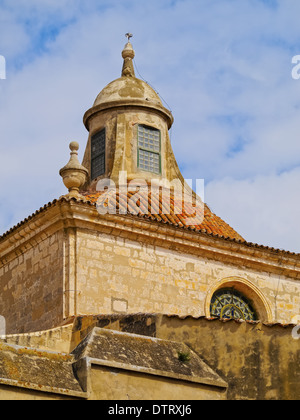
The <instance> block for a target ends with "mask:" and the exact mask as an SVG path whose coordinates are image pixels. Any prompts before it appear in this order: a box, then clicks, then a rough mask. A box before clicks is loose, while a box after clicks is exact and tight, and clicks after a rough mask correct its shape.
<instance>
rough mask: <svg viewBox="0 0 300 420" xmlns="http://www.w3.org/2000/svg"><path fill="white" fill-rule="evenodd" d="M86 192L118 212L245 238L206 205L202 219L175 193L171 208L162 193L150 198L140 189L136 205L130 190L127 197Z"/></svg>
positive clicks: (241, 239) (91, 200)
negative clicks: (192, 221)
mask: <svg viewBox="0 0 300 420" xmlns="http://www.w3.org/2000/svg"><path fill="white" fill-rule="evenodd" d="M113 194H115V195H113ZM83 195H84V196H85V198H86V199H87V200H88V201H90V202H91V203H93V204H97V203H101V204H102V205H104V206H105V207H108V206H109V205H115V207H116V213H117V214H118V212H119V213H120V214H124V213H125V214H126V213H129V214H136V215H143V216H144V217H146V218H149V219H151V220H154V221H163V222H165V223H169V224H171V225H173V226H178V227H188V228H191V229H194V230H199V231H202V232H205V233H209V234H213V235H218V236H222V237H224V238H230V239H236V240H240V241H243V242H244V241H245V240H244V239H243V238H242V236H241V235H239V234H238V233H237V232H236V231H235V230H234V229H233V228H232V227H231V226H229V225H228V224H227V223H226V222H224V220H222V219H221V218H220V217H218V216H216V215H215V214H214V213H212V211H211V210H210V209H209V207H208V206H207V205H206V204H205V205H204V218H203V213H202V214H196V213H194V208H193V207H192V206H191V204H189V203H185V205H184V206H183V203H182V200H178V199H176V197H174V196H171V197H170V206H169V207H170V208H168V205H166V204H165V203H164V202H163V200H162V197H161V194H160V195H159V199H158V195H153V196H152V197H151V193H149V194H148V193H145V192H140V193H139V195H138V200H137V206H136V207H135V206H134V205H133V204H134V203H133V201H132V200H131V199H132V198H133V197H134V193H131V192H127V195H126V197H125V196H124V195H123V194H121V193H119V192H118V191H117V192H116V193H115V192H114V193H108V192H105V193H102V192H97V193H83ZM98 200H100V201H98ZM114 200H115V201H114ZM151 206H152V207H151ZM137 207H138V208H139V209H140V211H139V212H138V213H137V212H136V210H137ZM181 208H182V209H184V210H183V211H182V212H181V213H178V209H181ZM151 209H152V211H151ZM176 209H177V211H176ZM153 210H154V211H155V213H154V211H153ZM153 213H154V214H153ZM193 214H194V215H195V218H194V223H193V224H190V221H189V218H190V217H191V215H193Z"/></svg>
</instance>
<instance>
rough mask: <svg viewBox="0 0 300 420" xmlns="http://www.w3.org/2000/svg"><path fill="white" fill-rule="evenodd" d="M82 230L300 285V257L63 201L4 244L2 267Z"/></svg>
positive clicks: (1, 244) (80, 202)
mask: <svg viewBox="0 0 300 420" xmlns="http://www.w3.org/2000/svg"><path fill="white" fill-rule="evenodd" d="M66 228H78V229H88V230H91V231H93V232H95V231H96V232H99V233H105V234H109V235H114V236H117V237H124V238H128V239H131V240H136V241H141V242H145V243H148V244H151V245H153V246H159V247H162V248H167V249H170V250H174V251H178V252H186V253H189V254H193V255H196V256H199V257H204V258H210V259H214V260H217V261H222V262H224V263H226V264H232V265H234V266H240V267H247V268H250V269H253V270H258V271H265V272H269V273H275V274H277V275H281V276H287V277H290V278H293V279H300V255H299V254H293V253H290V252H286V251H281V250H275V249H272V248H268V247H264V246H259V245H255V244H251V243H247V242H242V241H237V240H232V239H226V238H222V237H219V236H217V235H211V234H208V233H205V232H202V231H200V232H199V231H194V230H192V229H188V228H180V227H176V226H172V225H169V224H164V223H159V222H157V221H151V220H150V219H147V218H146V217H138V216H131V215H125V216H122V215H109V214H107V215H105V216H101V215H99V214H98V212H97V210H96V207H95V205H93V204H91V203H90V202H85V201H84V200H76V199H67V198H65V197H62V198H61V199H60V200H58V201H57V200H55V201H54V202H53V203H49V204H48V206H45V207H44V208H43V209H40V211H38V212H37V213H36V214H35V215H33V216H31V217H30V218H28V219H26V220H25V221H24V222H22V223H20V224H19V225H18V226H17V227H15V228H14V229H12V230H11V231H9V232H8V233H7V234H5V235H4V236H2V237H1V238H0V266H2V265H4V264H5V263H7V262H8V261H9V260H10V259H11V258H14V256H19V255H20V254H22V253H23V252H24V251H25V250H26V249H28V248H30V247H34V246H36V244H38V243H39V242H41V241H42V240H43V239H45V238H46V237H48V236H50V235H51V234H53V233H55V232H56V231H58V230H60V229H66Z"/></svg>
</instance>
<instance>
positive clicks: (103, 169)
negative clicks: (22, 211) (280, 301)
mask: <svg viewBox="0 0 300 420" xmlns="http://www.w3.org/2000/svg"><path fill="white" fill-rule="evenodd" d="M134 56H135V52H134V50H133V47H132V44H131V43H130V42H129V41H128V43H127V44H126V45H125V47H124V49H123V51H122V57H123V60H124V63H123V68H122V74H121V77H120V78H118V79H116V80H114V81H113V82H111V83H109V84H108V85H107V86H106V87H105V88H104V89H103V90H102V91H101V92H100V93H99V95H98V96H97V98H96V100H95V102H94V105H93V106H92V108H90V109H89V110H88V111H87V112H86V113H85V115H84V119H83V121H84V124H85V127H86V128H87V130H88V131H89V138H88V143H87V147H86V150H85V154H84V158H83V162H82V164H83V166H84V167H86V168H87V169H88V172H89V175H88V181H87V183H86V185H85V187H84V188H83V190H85V191H95V190H96V185H97V182H98V181H99V180H101V179H106V178H109V179H111V180H113V181H114V182H115V184H116V185H119V173H120V172H121V171H126V172H127V180H128V181H131V180H133V179H143V180H145V181H146V182H147V183H149V182H151V180H154V179H158V180H159V182H160V183H161V182H165V183H166V182H168V181H170V182H171V181H172V180H173V179H180V180H182V175H181V173H180V171H179V168H178V165H177V163H176V160H175V157H174V154H173V151H172V147H171V143H170V138H169V129H170V128H171V126H172V124H173V121H174V119H173V116H172V113H171V112H170V111H169V110H168V109H166V108H165V107H164V106H163V104H162V102H161V100H160V98H159V96H158V94H157V93H156V92H155V91H154V90H153V88H152V87H150V86H149V85H148V84H147V83H146V82H144V81H143V80H140V79H138V78H136V76H135V72H134V66H133V58H134Z"/></svg>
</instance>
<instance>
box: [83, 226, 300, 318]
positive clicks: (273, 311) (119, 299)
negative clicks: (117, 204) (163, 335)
mask: <svg viewBox="0 0 300 420" xmlns="http://www.w3.org/2000/svg"><path fill="white" fill-rule="evenodd" d="M77 250H78V254H77V264H78V266H77V273H78V307H77V313H78V314H95V313H103V314H108V313H126V312H127V313H137V312H148V313H151V312H152V313H165V314H176V315H187V314H189V315H192V316H195V317H199V316H203V315H205V316H207V317H209V316H210V312H209V311H210V300H211V297H212V295H213V293H214V291H215V290H216V289H218V288H220V287H223V286H234V287H235V288H236V289H238V290H240V291H241V292H243V293H244V294H245V295H246V296H247V297H248V298H249V299H250V300H252V301H253V303H254V306H255V308H256V309H257V311H258V313H259V315H260V319H262V320H264V321H266V320H268V321H274V320H276V321H279V322H291V320H292V319H293V317H294V316H295V315H298V314H299V303H300V283H299V281H298V280H295V279H289V278H287V277H284V276H280V275H278V274H275V273H267V272H264V271H256V270H254V269H248V268H243V267H238V266H234V265H232V264H228V263H227V262H226V254H225V255H224V256H222V255H221V254H220V255H219V261H216V260H212V259H208V258H203V257H198V256H196V255H189V254H188V253H184V252H177V251H176V250H175V249H168V248H163V247H159V246H153V245H151V244H149V243H147V240H146V239H145V240H144V242H138V241H133V240H131V239H130V240H129V239H126V238H125V237H124V238H123V237H116V236H114V235H107V234H104V233H100V232H96V231H94V232H92V231H85V230H78V231H77Z"/></svg>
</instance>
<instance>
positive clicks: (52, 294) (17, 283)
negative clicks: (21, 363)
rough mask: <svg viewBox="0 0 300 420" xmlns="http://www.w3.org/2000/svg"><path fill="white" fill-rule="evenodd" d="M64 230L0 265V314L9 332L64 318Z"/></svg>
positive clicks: (41, 327)
mask: <svg viewBox="0 0 300 420" xmlns="http://www.w3.org/2000/svg"><path fill="white" fill-rule="evenodd" d="M63 247H64V240H63V232H62V231H60V232H57V233H55V234H53V235H51V236H49V237H46V238H45V239H43V240H40V242H39V243H37V244H36V246H34V247H28V249H27V250H22V252H19V255H18V256H15V257H14V258H12V259H10V260H9V261H8V262H7V263H6V264H3V265H2V266H0V287H1V293H0V314H1V315H2V316H4V317H5V320H6V332H7V334H11V333H22V332H28V331H39V330H44V329H47V328H52V327H54V326H56V325H58V324H59V323H61V322H62V319H63V299H64V289H63V278H64V275H63V273H64V263H63Z"/></svg>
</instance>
